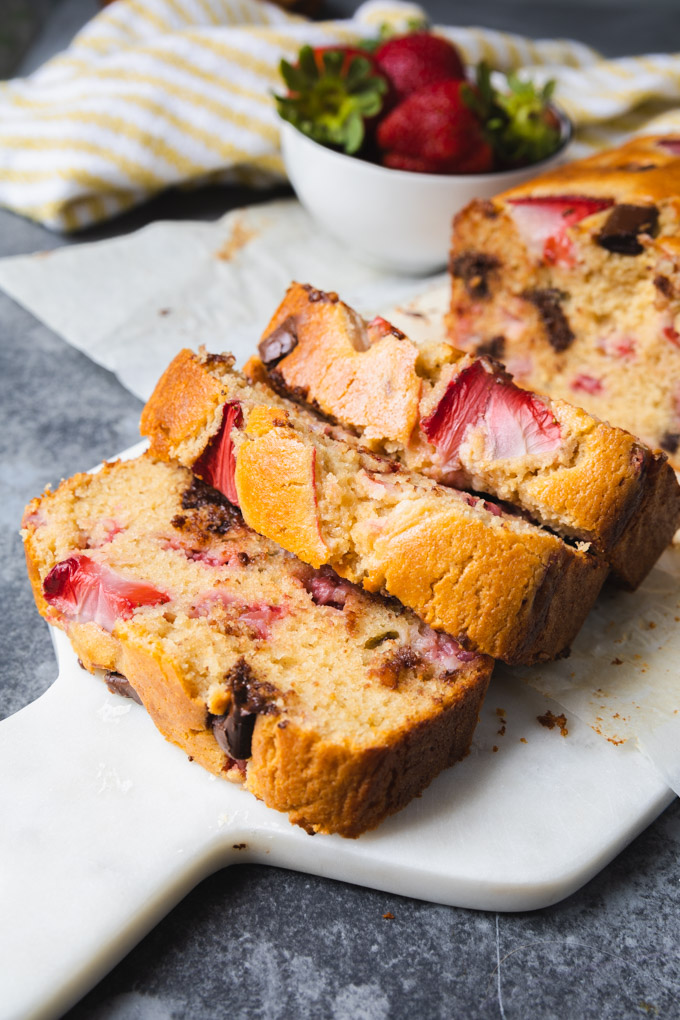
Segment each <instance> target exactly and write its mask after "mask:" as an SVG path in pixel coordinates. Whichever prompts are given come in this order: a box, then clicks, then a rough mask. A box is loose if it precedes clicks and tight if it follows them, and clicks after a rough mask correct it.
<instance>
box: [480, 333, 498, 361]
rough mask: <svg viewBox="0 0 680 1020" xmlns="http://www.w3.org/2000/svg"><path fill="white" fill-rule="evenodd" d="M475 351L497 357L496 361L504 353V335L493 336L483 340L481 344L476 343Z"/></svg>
mask: <svg viewBox="0 0 680 1020" xmlns="http://www.w3.org/2000/svg"><path fill="white" fill-rule="evenodd" d="M475 353H476V354H488V355H489V357H490V358H497V359H498V361H501V360H502V358H503V354H504V353H505V337H504V336H494V337H492V338H491V340H484V341H483V342H482V343H481V344H477V347H476V349H475Z"/></svg>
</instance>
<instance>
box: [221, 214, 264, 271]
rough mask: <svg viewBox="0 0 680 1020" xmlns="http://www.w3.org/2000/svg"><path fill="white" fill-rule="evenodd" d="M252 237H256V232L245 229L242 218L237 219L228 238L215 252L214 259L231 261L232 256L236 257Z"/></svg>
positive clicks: (251, 229) (251, 228)
mask: <svg viewBox="0 0 680 1020" xmlns="http://www.w3.org/2000/svg"><path fill="white" fill-rule="evenodd" d="M254 237H257V230H255V229H253V227H247V226H246V225H245V223H244V222H243V218H242V217H240V216H239V217H237V218H236V219H235V220H234V223H233V226H232V228H231V233H230V234H229V237H227V238H226V240H225V241H224V243H223V244H222V245H221V247H219V248H218V249H217V251H216V252H215V258H218V259H220V260H221V261H222V262H229V261H231V259H233V257H234V255H237V254H238V252H240V250H241V248H245V246H246V245H247V244H248V242H249V241H252V239H253V238H254Z"/></svg>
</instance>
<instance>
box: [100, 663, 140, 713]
mask: <svg viewBox="0 0 680 1020" xmlns="http://www.w3.org/2000/svg"><path fill="white" fill-rule="evenodd" d="M104 682H105V684H106V686H107V687H108V689H109V690H110V691H111V693H112V694H120V695H121V696H122V697H123V698H130V699H131V700H132V701H136V702H137V704H138V705H141V704H142V699H141V698H140V696H139V695H138V694H137V691H136V690H135V689H134V687H133V686H132V684H131V683H130V681H129V680H128V678H127V677H126V676H123V674H122V673H115V672H114V671H113V670H112V669H107V671H106V676H105V677H104Z"/></svg>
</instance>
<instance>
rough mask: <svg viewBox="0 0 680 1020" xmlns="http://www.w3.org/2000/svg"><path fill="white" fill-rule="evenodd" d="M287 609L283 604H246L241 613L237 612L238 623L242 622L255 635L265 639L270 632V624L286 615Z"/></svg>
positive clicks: (262, 639)
mask: <svg viewBox="0 0 680 1020" xmlns="http://www.w3.org/2000/svg"><path fill="white" fill-rule="evenodd" d="M286 612H287V610H286V609H285V608H284V607H283V606H270V605H265V604H264V603H263V604H262V605H259V606H246V608H245V610H244V611H243V612H242V613H239V618H238V619H239V623H244V624H245V625H246V627H250V629H251V630H252V631H254V632H255V635H256V637H258V638H259V639H260V640H261V641H266V640H267V638H268V637H269V636H270V633H271V626H272V624H273V623H276V621H277V620H280V619H281V618H282V617H283V616H285V615H286Z"/></svg>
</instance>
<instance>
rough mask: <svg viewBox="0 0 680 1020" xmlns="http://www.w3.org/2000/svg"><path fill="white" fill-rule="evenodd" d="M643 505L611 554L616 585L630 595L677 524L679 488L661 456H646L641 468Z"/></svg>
mask: <svg viewBox="0 0 680 1020" xmlns="http://www.w3.org/2000/svg"><path fill="white" fill-rule="evenodd" d="M644 471H645V487H644V494H643V498H642V501H641V502H640V505H639V507H638V509H637V511H636V512H635V513H634V514H633V516H632V518H631V521H630V523H629V525H628V527H627V528H626V530H625V531H624V532H623V534H622V535H621V537H620V539H619V541H618V542H617V543H616V545H615V546H614V547H613V549H612V551H611V562H612V567H613V568H614V570H615V571H616V577H617V579H618V580H619V582H620V583H621V584H622V585H623V586H624V587H626V588H629V589H630V590H631V591H634V590H635V588H637V586H638V585H639V584H640V583H641V582H642V581H643V580H644V578H645V576H646V574H647V572H648V564H653V563H656V561H657V559H658V558H659V556H661V554H662V552H663V551H664V549H665V548H666V547H667V546H668V545H669V543H670V540H671V538H672V536H673V534H674V532H675V529H676V528H677V527H678V522H679V521H680V486H678V480H677V477H676V474H675V471H674V470H673V468H672V467H671V465H670V464H669V463H668V459H667V457H666V455H665V454H664V453H655V454H651V455H649V456H648V458H647V459H646V462H645V465H644Z"/></svg>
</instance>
